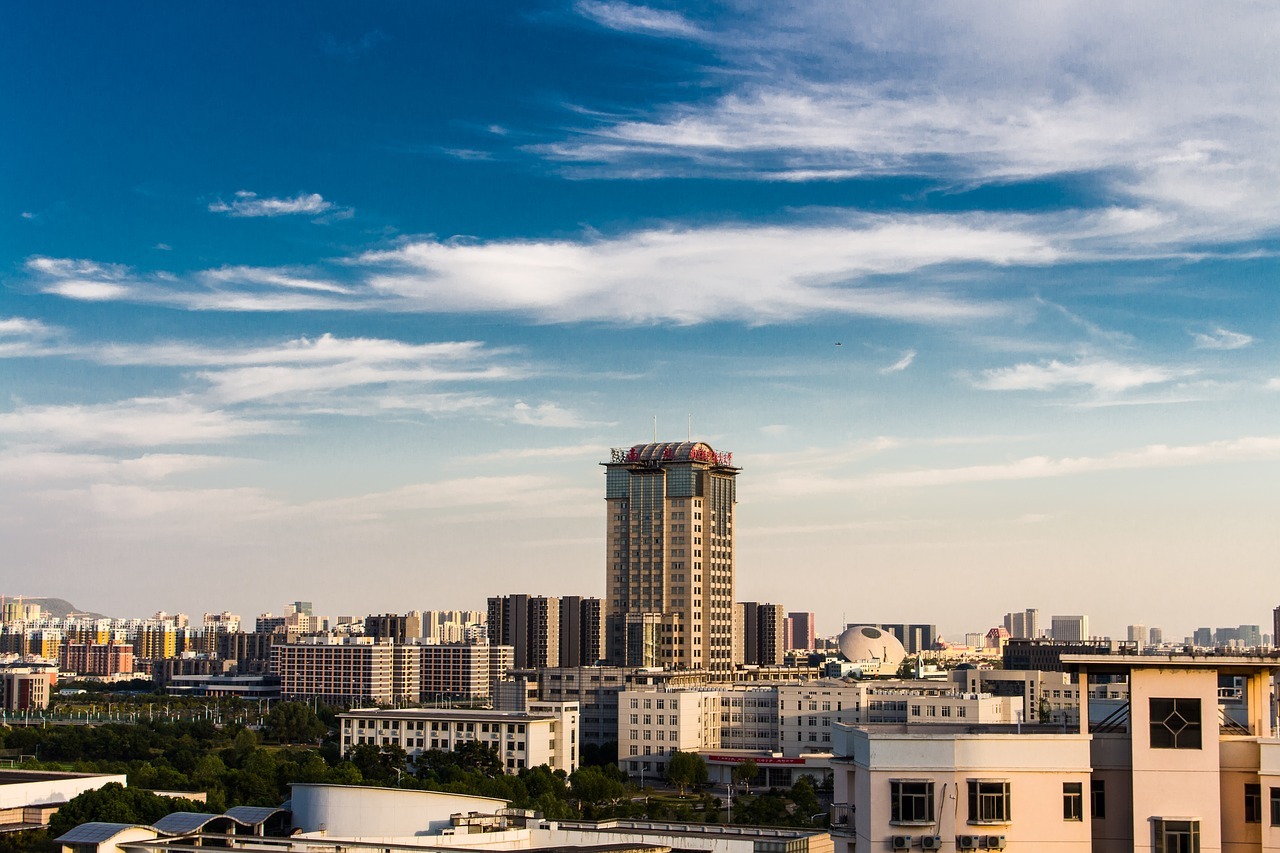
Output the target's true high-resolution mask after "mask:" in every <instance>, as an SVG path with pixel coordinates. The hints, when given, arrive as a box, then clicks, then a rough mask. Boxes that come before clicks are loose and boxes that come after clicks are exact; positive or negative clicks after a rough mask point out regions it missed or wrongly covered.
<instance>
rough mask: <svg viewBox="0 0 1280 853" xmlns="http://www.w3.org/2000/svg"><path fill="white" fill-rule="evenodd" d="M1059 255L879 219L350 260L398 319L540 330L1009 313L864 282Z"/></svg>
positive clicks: (948, 220)
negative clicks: (447, 315) (421, 316)
mask: <svg viewBox="0 0 1280 853" xmlns="http://www.w3.org/2000/svg"><path fill="white" fill-rule="evenodd" d="M1056 257H1057V250H1056V249H1055V248H1054V247H1053V246H1052V245H1050V244H1049V243H1047V242H1046V241H1044V240H1043V239H1041V238H1039V237H1038V236H1036V235H1034V234H1031V233H1027V232H1025V231H1021V230H1019V228H1018V224H1017V223H1015V222H1013V221H1011V220H1006V221H986V220H983V219H981V218H976V219H964V218H952V217H927V216H926V217H880V218H870V219H867V220H865V221H859V222H857V223H853V224H850V225H845V226H825V227H824V226H808V227H778V226H741V227H720V228H699V229H694V228H689V229H675V228H672V229H664V230H650V231H641V232H636V233H633V234H628V235H624V236H622V237H619V238H615V239H594V240H587V239H584V240H580V241H568V240H563V241H554V242H550V241H519V242H516V241H511V242H492V243H478V244H468V243H445V242H439V241H427V240H420V241H417V242H413V243H408V244H406V245H404V246H401V247H399V248H397V249H395V250H391V251H386V252H375V253H369V254H367V255H365V256H364V257H362V258H361V259H360V260H361V261H362V262H363V263H365V264H367V265H370V266H374V267H381V268H382V269H383V271H381V272H375V273H373V274H371V275H370V276H369V277H368V282H369V286H370V287H371V288H372V289H373V290H374V291H375V292H377V293H379V294H380V295H382V297H383V298H384V299H399V300H402V302H403V305H404V306H405V308H406V310H415V309H416V310H422V311H514V312H518V313H522V314H526V315H532V316H533V317H534V318H535V319H538V320H541V321H543V322H574V321H590V320H605V321H614V322H623V323H654V322H658V323H661V322H674V323H685V324H692V323H700V322H707V321H712V320H730V321H737V322H746V323H770V322H782V321H786V320H791V319H796V318H800V317H806V316H813V315H817V314H822V313H834V314H849V315H862V316H873V317H886V318H892V319H898V320H907V321H915V322H926V323H936V322H947V321H955V320H966V319H975V318H984V317H991V316H998V315H1002V314H1005V313H1007V310H1008V309H1007V308H1006V307H1005V306H1001V305H999V304H996V303H994V302H990V303H983V302H978V301H973V300H969V299H966V298H960V297H956V296H953V295H951V294H949V293H947V292H944V291H941V290H937V289H930V288H928V287H927V286H923V285H920V284H915V285H913V286H909V287H908V286H894V285H890V284H884V283H871V282H869V281H867V279H869V278H871V277H873V276H879V275H889V274H898V273H908V272H914V271H917V270H921V269H924V268H927V267H931V266H936V265H941V264H951V263H983V264H1001V265H1002V264H1015V263H1018V264H1043V263H1050V262H1052V261H1053V260H1055V259H1056Z"/></svg>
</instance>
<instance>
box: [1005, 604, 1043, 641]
mask: <svg viewBox="0 0 1280 853" xmlns="http://www.w3.org/2000/svg"><path fill="white" fill-rule="evenodd" d="M1004 628H1005V630H1006V631H1008V632H1009V636H1010V637H1018V638H1022V639H1028V640H1034V639H1036V638H1037V637H1039V636H1040V611H1039V610H1037V609H1035V608H1034V607H1029V608H1027V609H1026V610H1023V611H1021V612H1013V613H1006V614H1005V615H1004Z"/></svg>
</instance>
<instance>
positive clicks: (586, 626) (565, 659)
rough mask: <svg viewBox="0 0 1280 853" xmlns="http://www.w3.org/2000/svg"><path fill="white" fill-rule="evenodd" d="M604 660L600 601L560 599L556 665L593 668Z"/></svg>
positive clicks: (576, 597) (602, 621) (596, 599)
mask: <svg viewBox="0 0 1280 853" xmlns="http://www.w3.org/2000/svg"><path fill="white" fill-rule="evenodd" d="M603 659H604V613H603V612H602V610H601V607H600V599H598V598H583V597H582V596H580V595H566V596H564V597H563V598H561V599H560V664H559V665H560V666H595V665H596V664H597V663H599V662H600V661H601V660H603Z"/></svg>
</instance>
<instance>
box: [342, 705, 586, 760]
mask: <svg viewBox="0 0 1280 853" xmlns="http://www.w3.org/2000/svg"><path fill="white" fill-rule="evenodd" d="M339 719H340V720H341V731H342V734H341V746H342V754H343V755H344V756H345V755H347V754H349V753H350V752H351V750H353V749H355V748H356V747H357V746H360V745H361V744H372V745H374V746H379V747H382V746H399V747H401V748H402V749H404V751H405V752H406V753H408V755H409V758H410V760H413V759H414V758H416V757H417V756H420V755H421V754H422V753H424V752H427V751H429V750H433V749H438V750H444V751H446V752H452V751H453V750H455V749H457V748H458V747H459V746H461V745H462V744H463V743H467V742H471V741H479V742H480V743H484V744H488V745H490V746H492V747H493V748H494V749H495V750H496V751H497V754H498V758H499V759H500V760H501V761H502V764H503V766H504V767H505V768H506V770H507V772H509V773H516V772H518V771H520V770H522V769H524V768H526V767H538V766H540V765H543V764H546V765H547V766H549V767H550V768H551V769H552V770H563V771H565V772H566V773H572V772H573V771H574V770H576V769H577V767H578V758H579V753H578V749H579V737H578V705H577V703H576V702H532V703H530V704H529V710H527V711H494V710H490V709H464V708H407V709H398V710H386V709H377V708H356V709H354V710H351V711H348V712H347V713H345V714H341V715H339Z"/></svg>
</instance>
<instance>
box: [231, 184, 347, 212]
mask: <svg viewBox="0 0 1280 853" xmlns="http://www.w3.org/2000/svg"><path fill="white" fill-rule="evenodd" d="M334 209H335V208H334V205H333V203H332V202H328V201H325V199H324V196H322V195H320V193H300V194H299V195H296V196H293V197H291V198H269V197H259V196H258V194H257V193H255V192H250V191H249V190H240V191H239V192H237V193H236V194H235V198H234V199H232V200H231V202H229V203H228V202H225V201H223V200H222V199H218V200H217V201H215V202H212V203H210V205H209V211H210V212H211V213H225V214H227V215H228V216H236V217H257V216H291V215H294V214H310V215H318V214H321V213H327V212H329V211H332V210H334Z"/></svg>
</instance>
